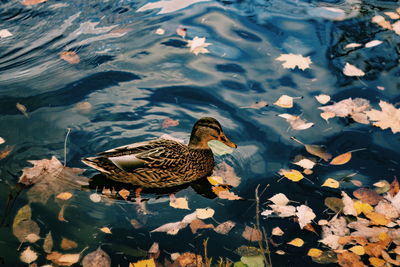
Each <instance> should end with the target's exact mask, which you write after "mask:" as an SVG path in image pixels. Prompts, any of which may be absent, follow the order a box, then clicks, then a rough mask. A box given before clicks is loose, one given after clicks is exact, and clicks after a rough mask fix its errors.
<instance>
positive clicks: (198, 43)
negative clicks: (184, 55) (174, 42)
mask: <svg viewBox="0 0 400 267" xmlns="http://www.w3.org/2000/svg"><path fill="white" fill-rule="evenodd" d="M209 45H211V44H210V43H206V38H205V37H203V38H199V37H197V36H196V37H194V38H193V40H189V41H188V44H187V46H189V47H190V52H192V53H194V54H195V55H196V56H197V55H198V54H204V53H208V52H209V51H208V50H207V48H206V47H208V46H209Z"/></svg>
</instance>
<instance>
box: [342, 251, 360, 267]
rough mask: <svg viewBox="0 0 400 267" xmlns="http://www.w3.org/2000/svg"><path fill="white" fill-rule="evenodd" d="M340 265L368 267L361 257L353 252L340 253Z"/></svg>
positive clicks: (344, 266)
mask: <svg viewBox="0 0 400 267" xmlns="http://www.w3.org/2000/svg"><path fill="white" fill-rule="evenodd" d="M337 256H338V263H339V265H340V266H343V267H367V266H366V265H365V264H364V263H363V262H362V261H361V258H360V256H358V255H357V254H355V253H353V252H349V251H345V252H343V253H339V254H338V255H337Z"/></svg>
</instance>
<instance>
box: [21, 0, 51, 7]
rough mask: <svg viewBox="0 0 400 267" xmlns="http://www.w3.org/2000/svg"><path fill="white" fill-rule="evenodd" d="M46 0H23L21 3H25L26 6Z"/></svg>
mask: <svg viewBox="0 0 400 267" xmlns="http://www.w3.org/2000/svg"><path fill="white" fill-rule="evenodd" d="M46 1H47V0H23V1H22V2H21V4H23V5H25V6H33V5H37V4H40V3H44V2H46Z"/></svg>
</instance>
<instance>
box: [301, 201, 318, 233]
mask: <svg viewBox="0 0 400 267" xmlns="http://www.w3.org/2000/svg"><path fill="white" fill-rule="evenodd" d="M296 210H297V212H296V216H297V218H298V220H299V225H300V228H301V229H303V228H304V226H306V225H307V224H309V223H311V221H312V220H313V219H314V218H315V217H316V215H315V213H314V212H313V210H312V209H311V208H310V207H308V206H306V205H301V206H300V207H297V208H296Z"/></svg>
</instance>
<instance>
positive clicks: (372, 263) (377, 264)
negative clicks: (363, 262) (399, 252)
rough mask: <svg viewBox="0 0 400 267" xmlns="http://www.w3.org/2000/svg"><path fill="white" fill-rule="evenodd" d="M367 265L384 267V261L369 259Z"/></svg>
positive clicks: (374, 258)
mask: <svg viewBox="0 0 400 267" xmlns="http://www.w3.org/2000/svg"><path fill="white" fill-rule="evenodd" d="M368 260H369V263H371V265H372V266H374V267H382V266H383V265H385V261H384V260H382V259H379V258H376V257H370V258H369V259H368Z"/></svg>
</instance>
